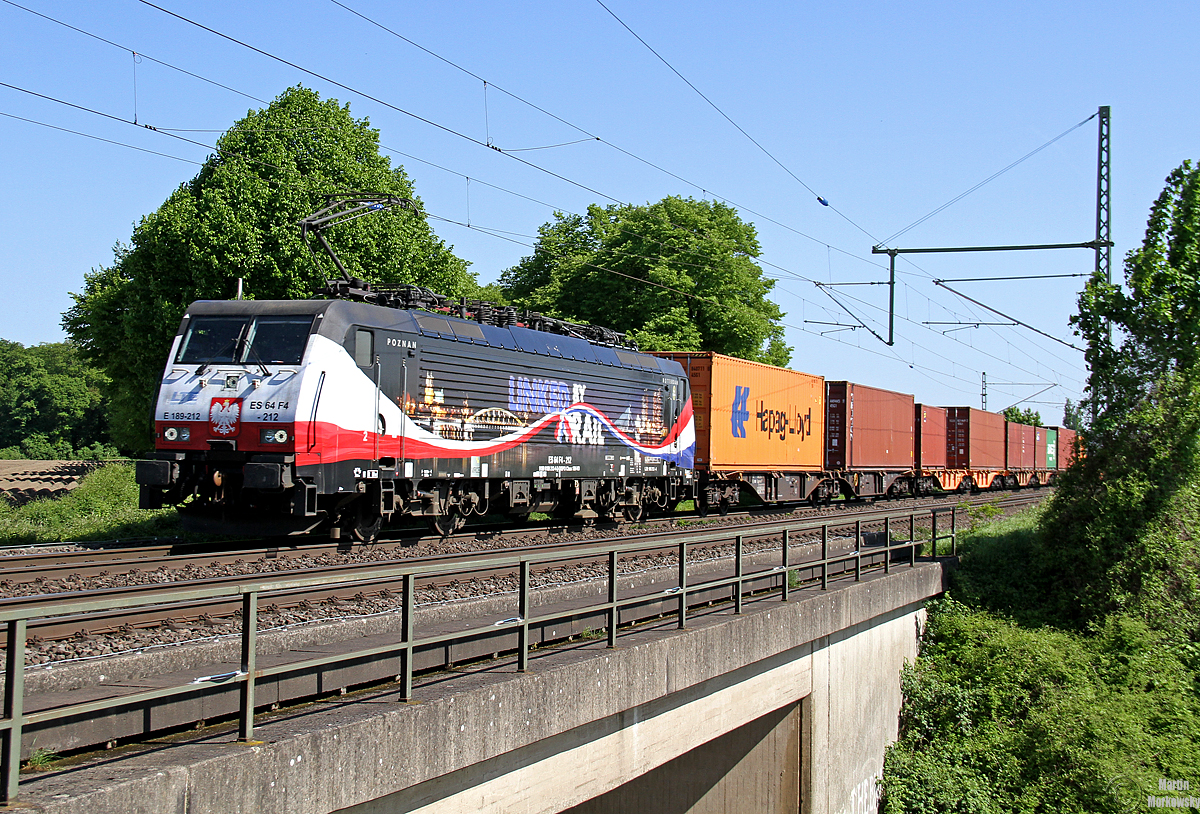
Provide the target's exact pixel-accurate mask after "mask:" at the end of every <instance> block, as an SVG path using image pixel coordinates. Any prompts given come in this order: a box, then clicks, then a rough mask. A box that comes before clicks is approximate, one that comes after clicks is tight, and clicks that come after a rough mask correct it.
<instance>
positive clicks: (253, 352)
mask: <svg viewBox="0 0 1200 814" xmlns="http://www.w3.org/2000/svg"><path fill="white" fill-rule="evenodd" d="M311 328H312V317H311V316H278V317H269V316H262V317H195V318H193V319H192V320H191V321H190V322H189V324H188V328H187V333H186V334H185V335H184V337H183V343H182V344H180V346H179V354H178V356H176V358H175V361H176V362H180V363H182V364H200V363H205V364H214V363H215V364H222V363H223V364H250V363H252V364H276V365H280V364H283V365H298V364H300V359H301V357H303V356H304V346H305V344H306V343H307V342H308V333H309V330H310V329H311Z"/></svg>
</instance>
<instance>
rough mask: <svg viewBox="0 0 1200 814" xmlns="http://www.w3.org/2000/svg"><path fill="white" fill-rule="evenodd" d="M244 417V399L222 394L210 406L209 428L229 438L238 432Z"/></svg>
mask: <svg viewBox="0 0 1200 814" xmlns="http://www.w3.org/2000/svg"><path fill="white" fill-rule="evenodd" d="M241 417H242V400H241V399H237V398H228V397H225V396H221V397H218V398H215V399H213V400H212V405H211V406H210V407H209V408H208V425H209V428H210V429H211V430H212V431H213V432H215V433H216V434H217V435H220V436H223V437H225V438H229V437H231V436H234V435H237V434H238V429H240V420H241Z"/></svg>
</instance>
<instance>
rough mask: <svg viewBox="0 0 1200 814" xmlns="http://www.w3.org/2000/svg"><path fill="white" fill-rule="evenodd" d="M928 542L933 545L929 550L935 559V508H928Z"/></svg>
mask: <svg viewBox="0 0 1200 814" xmlns="http://www.w3.org/2000/svg"><path fill="white" fill-rule="evenodd" d="M929 544H930V546H932V547H933V550H932V551H931V552H930V553H931V554H932V555H933V558H934V559H935V560H936V559H937V509H930V510H929Z"/></svg>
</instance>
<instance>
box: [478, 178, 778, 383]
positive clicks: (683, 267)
mask: <svg viewBox="0 0 1200 814" xmlns="http://www.w3.org/2000/svg"><path fill="white" fill-rule="evenodd" d="M759 251H760V249H759V245H758V236H757V233H756V231H755V229H754V226H753V224H749V223H745V222H743V221H742V220H741V218H739V217H738V215H737V212H736V211H735V210H734V209H733V208H732V207H730V206H726V205H725V204H721V203H715V202H712V201H704V200H701V201H697V200H694V199H692V198H678V197H674V196H671V197H667V198H664V199H663V200H661V201H659V202H658V203H655V204H648V205H646V206H632V205H622V206H617V205H611V206H608V207H600V206H595V205H593V206H590V207H588V211H587V215H586V216H581V215H564V214H562V213H556V214H555V219H554V221H552V222H550V223H547V224H544V225H543V226H542V227H541V228H540V229H539V230H538V242H537V245H536V246H535V247H534V253H533V255H532V256H530V257H526V258H524V259H523V260H522V261H521V262H520V263H519V264H518V265H517V266H514V267H513V268H511V269H508V270H507V271H505V272H504V273H503V274H502V275H501V277H500V284H501V286H502V288H503V289H504V291H505V292H506V295H507V297H508V298H509V299H510V300H511V301H513V302H515V303H518V304H519V305H521V306H523V307H526V308H531V309H533V310H536V311H541V312H543V313H546V314H549V315H551V316H556V317H562V318H565V319H570V320H575V321H579V322H586V323H591V324H596V325H605V326H608V327H610V328H614V329H616V330H618V331H623V332H624V333H626V334H628V335H629V336H630V337H631V338H633V339H634V340H635V341H637V343H638V344H639V345H640V346H641V347H642V348H643V349H646V350H711V351H717V352H719V353H724V354H728V355H730V356H738V357H741V358H743V359H752V360H755V361H759V362H767V363H769V364H774V365H780V366H783V365H786V364H787V363H788V360H789V359H790V358H791V348H790V347H788V346H787V345H786V344H784V341H783V328H782V327H781V326H780V325H779V320H780V319H782V318H783V312H782V311H781V310H780V308H779V306H778V305H776V304H775V303H774V302H772V301H771V300H770V299H769V298H768V295H769V294H770V292H771V289H772V288H773V287H774V284H775V283H774V281H773V280H769V279H765V278H764V277H763V276H762V269H760V268H759V267H758V266H757V265H756V264H755V262H754V260H755V258H757V257H758V255H759Z"/></svg>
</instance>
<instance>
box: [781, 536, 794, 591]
mask: <svg viewBox="0 0 1200 814" xmlns="http://www.w3.org/2000/svg"><path fill="white" fill-rule="evenodd" d="M790 547H791V541H790V537H789V535H788V530H787V529H784V530H783V590H782V591H781V592H780V593H781V595H780V599H781V600H782V601H784V602H787V601H788V588H789V587H791V586H790V585H789V582H790V581H791V577H792V572H791V571H789V570H788V566H789V565H790V564H791V562H790V560H791V554H790V550H789V549H790Z"/></svg>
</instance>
